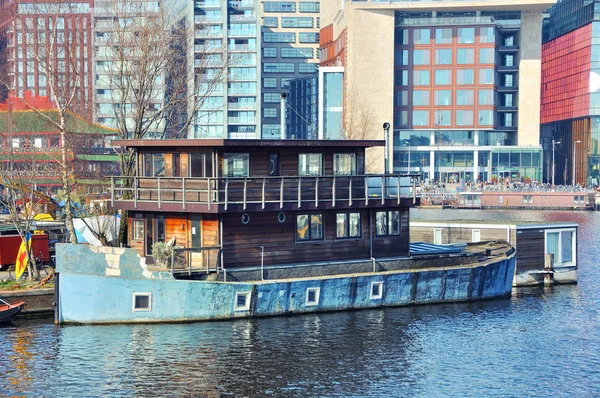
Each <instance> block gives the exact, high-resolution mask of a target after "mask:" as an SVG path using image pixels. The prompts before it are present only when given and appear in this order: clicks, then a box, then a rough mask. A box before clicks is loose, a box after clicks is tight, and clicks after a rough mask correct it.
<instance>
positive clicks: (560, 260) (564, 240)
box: [546, 229, 576, 266]
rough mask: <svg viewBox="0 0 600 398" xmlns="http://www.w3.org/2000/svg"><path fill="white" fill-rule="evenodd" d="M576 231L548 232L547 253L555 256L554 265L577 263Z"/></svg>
mask: <svg viewBox="0 0 600 398" xmlns="http://www.w3.org/2000/svg"><path fill="white" fill-rule="evenodd" d="M575 250H576V248H575V229H568V230H559V231H556V230H553V231H547V232H546V253H547V254H553V255H554V265H555V266H556V265H569V264H574V263H575Z"/></svg>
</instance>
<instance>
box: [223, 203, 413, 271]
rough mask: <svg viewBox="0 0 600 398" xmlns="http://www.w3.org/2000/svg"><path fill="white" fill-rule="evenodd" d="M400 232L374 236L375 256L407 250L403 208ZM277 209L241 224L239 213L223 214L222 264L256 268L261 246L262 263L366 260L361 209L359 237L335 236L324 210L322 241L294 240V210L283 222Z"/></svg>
mask: <svg viewBox="0 0 600 398" xmlns="http://www.w3.org/2000/svg"><path fill="white" fill-rule="evenodd" d="M403 211H404V213H403V220H405V221H404V223H405V224H406V225H403V228H402V235H401V236H400V237H394V238H387V239H383V238H375V237H374V242H373V248H374V254H376V256H396V255H406V254H407V253H408V210H407V209H406V210H403ZM278 214H279V213H278V212H265V213H258V214H254V213H253V214H250V222H249V223H248V224H246V225H244V224H242V222H241V216H242V214H241V213H240V214H225V215H223V216H222V220H223V241H224V244H223V257H224V265H225V267H244V266H249V267H257V266H260V263H261V249H260V246H264V250H265V254H264V264H265V265H274V264H294V263H302V262H317V261H342V260H352V259H368V258H370V251H369V239H370V236H369V214H368V210H361V222H362V237H361V238H360V239H338V240H336V239H335V214H336V212H335V211H328V212H324V220H323V223H324V230H325V240H324V241H318V242H296V213H295V212H286V213H285V214H286V219H285V221H284V222H283V223H280V222H279V221H278V220H277V215H278Z"/></svg>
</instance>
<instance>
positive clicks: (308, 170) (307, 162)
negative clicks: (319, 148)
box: [298, 152, 323, 177]
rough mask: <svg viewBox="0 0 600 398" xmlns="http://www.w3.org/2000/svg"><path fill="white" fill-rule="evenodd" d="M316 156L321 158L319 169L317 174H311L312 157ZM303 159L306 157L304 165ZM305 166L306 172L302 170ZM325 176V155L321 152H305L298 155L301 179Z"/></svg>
mask: <svg viewBox="0 0 600 398" xmlns="http://www.w3.org/2000/svg"><path fill="white" fill-rule="evenodd" d="M314 155H318V156H319V163H320V164H319V166H318V167H319V169H318V170H317V174H315V173H313V172H311V168H312V167H313V166H311V159H310V158H311V157H312V156H314ZM302 157H306V158H305V160H304V164H302V161H301V159H302ZM301 166H305V168H306V169H305V170H302V169H301V168H300V167H301ZM322 175H323V153H321V152H303V153H299V154H298V176H299V177H317V176H322Z"/></svg>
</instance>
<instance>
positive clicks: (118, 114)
mask: <svg viewBox="0 0 600 398" xmlns="http://www.w3.org/2000/svg"><path fill="white" fill-rule="evenodd" d="M102 4H103V7H97V9H96V14H95V15H96V20H95V30H96V32H99V33H100V32H101V33H100V34H101V35H102V36H104V37H105V44H106V45H104V46H99V51H100V52H101V55H102V56H104V57H105V58H106V59H107V60H108V61H107V62H106V64H105V65H106V66H105V68H104V70H102V71H100V73H101V76H100V79H101V82H102V84H104V86H105V87H106V89H107V90H108V92H109V96H108V98H107V103H106V107H107V108H110V112H111V113H112V116H113V117H114V123H115V124H114V126H113V127H115V128H116V129H117V130H118V136H119V138H120V139H137V140H139V139H147V138H181V137H185V136H186V135H188V132H189V131H190V129H191V128H192V127H193V126H194V125H196V124H197V123H198V118H199V117H202V116H203V117H210V115H209V114H208V112H205V111H203V112H199V110H200V109H201V108H202V104H203V103H204V102H205V100H206V99H207V98H208V97H209V96H210V94H211V93H213V92H214V91H216V90H219V89H220V88H221V87H222V84H223V83H224V82H225V81H226V76H227V68H226V65H225V64H226V62H228V61H227V59H226V57H225V55H226V54H227V52H226V51H224V48H219V47H218V46H217V47H215V45H214V44H210V43H208V42H209V41H207V42H206V44H195V39H194V38H195V32H194V29H196V31H200V32H201V31H202V29H201V26H199V24H198V23H196V24H195V21H186V20H185V18H180V17H179V16H178V15H177V14H176V13H175V11H170V10H165V9H164V8H157V6H155V5H156V4H157V3H155V2H148V1H140V2H134V1H129V0H109V1H107V2H105V3H102ZM206 29H207V31H208V29H209V26H208V25H207V26H206ZM190 46H191V47H192V48H194V49H195V51H191V53H190V50H188V47H190ZM194 52H195V53H196V55H195V56H193V55H192V57H193V59H191V58H190V54H194ZM198 54H201V56H198ZM230 59H231V58H230ZM199 114H201V115H202V116H199ZM119 154H120V167H121V175H122V176H123V177H124V179H123V185H124V186H123V187H124V188H131V187H132V182H133V179H132V178H130V177H133V176H135V174H136V173H135V171H136V170H135V167H136V157H135V153H134V152H133V150H131V149H122V150H121V151H120V152H119ZM124 192H125V193H124V195H125V196H128V195H131V191H130V190H127V189H125V190H124ZM126 228H127V213H126V212H124V213H123V214H122V217H121V228H120V234H119V235H120V241H121V242H124V241H125V236H126V231H127V229H126Z"/></svg>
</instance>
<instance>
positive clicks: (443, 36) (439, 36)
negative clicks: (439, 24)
mask: <svg viewBox="0 0 600 398" xmlns="http://www.w3.org/2000/svg"><path fill="white" fill-rule="evenodd" d="M435 44H452V28H442V29H436V30H435Z"/></svg>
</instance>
